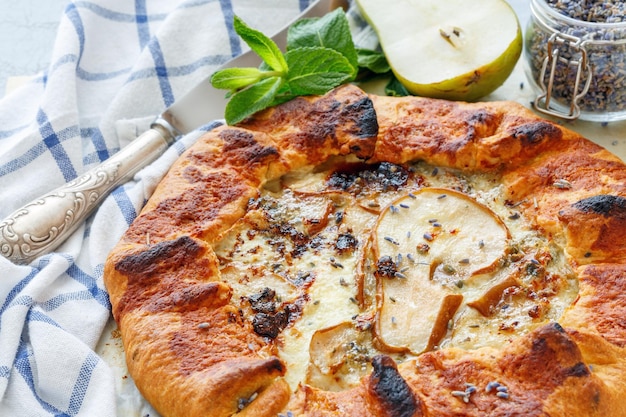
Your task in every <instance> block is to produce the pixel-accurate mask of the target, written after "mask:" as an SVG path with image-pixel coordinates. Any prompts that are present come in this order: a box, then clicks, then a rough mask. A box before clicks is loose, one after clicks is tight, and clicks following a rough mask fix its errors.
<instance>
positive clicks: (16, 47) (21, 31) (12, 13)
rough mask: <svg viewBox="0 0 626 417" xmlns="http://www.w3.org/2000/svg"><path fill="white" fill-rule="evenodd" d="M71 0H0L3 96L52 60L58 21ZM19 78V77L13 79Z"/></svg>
mask: <svg viewBox="0 0 626 417" xmlns="http://www.w3.org/2000/svg"><path fill="white" fill-rule="evenodd" d="M68 3H69V0H18V1H15V0H0V97H1V96H2V95H3V94H4V92H5V91H6V89H10V88H11V86H12V85H13V84H14V83H18V82H19V81H21V77H22V76H31V75H35V74H37V73H38V72H40V71H42V70H44V69H45V68H46V67H47V66H48V63H49V60H50V54H51V51H52V46H53V45H54V40H55V36H56V31H57V27H58V24H59V20H60V18H61V15H62V13H63V9H64V8H65V6H66V5H67V4H68ZM12 77H19V78H12Z"/></svg>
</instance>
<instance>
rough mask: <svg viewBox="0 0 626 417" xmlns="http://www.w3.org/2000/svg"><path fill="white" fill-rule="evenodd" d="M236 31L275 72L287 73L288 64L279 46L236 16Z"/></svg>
mask: <svg viewBox="0 0 626 417" xmlns="http://www.w3.org/2000/svg"><path fill="white" fill-rule="evenodd" d="M234 28H235V31H236V32H237V34H238V35H239V36H241V39H243V40H244V42H246V43H247V44H248V46H249V47H250V48H251V49H252V50H253V51H254V52H256V53H257V54H258V55H259V56H260V57H261V59H263V61H265V62H266V63H267V65H269V66H270V68H272V69H273V70H274V71H279V72H285V71H287V63H286V62H285V58H284V56H283V54H282V52H281V51H280V49H279V48H278V45H276V43H275V42H274V41H273V40H271V39H270V38H268V37H267V36H266V35H264V34H263V33H261V32H259V31H258V30H255V29H252V28H251V27H250V26H248V25H246V24H245V23H244V21H243V20H241V19H240V18H239V17H237V16H235V20H234Z"/></svg>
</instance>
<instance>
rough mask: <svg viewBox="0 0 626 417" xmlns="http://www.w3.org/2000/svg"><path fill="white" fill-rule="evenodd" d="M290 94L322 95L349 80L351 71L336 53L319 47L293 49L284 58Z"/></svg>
mask: <svg viewBox="0 0 626 417" xmlns="http://www.w3.org/2000/svg"><path fill="white" fill-rule="evenodd" d="M285 58H286V60H287V65H288V66H289V71H288V72H287V82H288V83H289V87H290V89H291V94H295V95H308V94H320V95H321V94H324V93H326V92H328V91H330V90H331V89H333V88H335V87H337V86H338V85H341V84H342V83H343V82H345V81H348V80H349V79H350V78H352V75H353V70H354V68H353V67H352V65H351V64H350V62H349V61H348V59H347V58H346V57H345V56H343V55H342V54H340V53H339V52H337V51H335V50H333V49H329V48H322V47H312V48H304V47H301V48H297V49H292V50H290V51H288V52H287V54H285Z"/></svg>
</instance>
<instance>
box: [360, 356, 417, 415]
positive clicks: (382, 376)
mask: <svg viewBox="0 0 626 417" xmlns="http://www.w3.org/2000/svg"><path fill="white" fill-rule="evenodd" d="M372 367H373V372H372V375H371V378H370V383H371V389H372V391H373V392H374V394H375V395H376V397H377V398H378V400H379V401H380V404H381V406H382V407H383V409H384V410H385V411H386V412H387V414H386V415H387V416H389V417H410V416H414V415H416V412H417V411H418V410H419V400H418V399H417V398H416V397H415V394H414V393H413V391H411V388H410V387H409V385H408V384H407V382H406V381H405V380H404V379H403V378H402V375H400V372H398V368H397V366H396V363H395V362H394V361H393V359H391V358H390V357H389V356H386V355H377V356H375V357H374V358H373V359H372Z"/></svg>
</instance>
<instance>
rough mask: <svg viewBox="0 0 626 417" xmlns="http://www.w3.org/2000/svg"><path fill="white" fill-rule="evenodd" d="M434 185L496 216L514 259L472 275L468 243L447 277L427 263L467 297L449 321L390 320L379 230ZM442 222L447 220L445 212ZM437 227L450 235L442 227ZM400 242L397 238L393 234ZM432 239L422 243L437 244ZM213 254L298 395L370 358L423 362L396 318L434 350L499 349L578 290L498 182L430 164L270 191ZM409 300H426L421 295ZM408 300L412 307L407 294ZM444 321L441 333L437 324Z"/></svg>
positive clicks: (340, 379)
mask: <svg viewBox="0 0 626 417" xmlns="http://www.w3.org/2000/svg"><path fill="white" fill-rule="evenodd" d="M428 187H438V188H444V189H450V190H455V192H458V193H462V194H464V195H466V196H467V197H468V198H470V199H471V201H472V202H475V203H472V204H476V205H477V206H484V207H485V208H486V209H488V210H490V213H492V214H490V215H493V216H495V217H496V218H497V221H498V222H501V223H502V225H503V227H506V229H507V230H508V234H509V238H508V240H507V241H506V247H507V250H506V253H504V254H503V255H502V256H501V257H500V258H499V259H498V260H497V263H496V264H495V266H494V267H493V268H491V269H490V270H488V271H483V272H481V273H478V274H475V275H472V276H471V277H468V276H463V275H462V273H461V271H462V270H463V265H464V264H471V262H472V259H471V254H472V253H474V252H475V247H472V248H470V247H467V248H464V247H463V246H462V245H469V243H467V242H466V241H464V242H461V241H459V245H460V246H459V247H458V248H455V250H456V251H457V252H459V253H463V250H466V252H467V254H468V258H467V259H461V260H459V261H458V262H457V263H456V264H454V265H453V266H454V267H448V269H446V267H447V266H446V265H443V264H439V265H435V266H432V265H431V267H430V270H431V276H430V277H429V279H430V282H432V283H435V284H434V285H442V286H445V287H446V288H447V289H446V291H448V292H450V293H453V294H460V295H462V297H459V296H457V295H455V297H457V298H455V300H457V299H459V298H462V300H463V301H462V302H460V304H458V306H456V305H455V308H453V309H451V310H449V311H448V313H449V314H448V315H446V314H442V313H441V311H440V312H439V315H438V316H437V317H431V316H427V315H424V316H421V315H420V314H419V312H418V313H415V314H414V313H411V314H409V315H408V316H407V315H401V314H398V315H397V317H404V316H407V317H408V318H397V317H396V316H395V315H394V313H393V312H394V311H396V312H401V310H398V309H397V306H396V309H395V310H393V309H390V310H389V311H390V312H391V313H387V312H386V311H384V308H383V307H382V305H383V304H382V303H381V300H386V301H385V302H388V303H391V302H393V300H389V295H386V294H385V292H384V291H385V288H392V287H386V286H385V285H383V284H385V283H387V284H388V283H390V282H391V281H385V280H387V279H394V278H393V277H390V276H387V277H385V276H384V275H385V274H384V272H385V270H384V269H383V267H382V266H381V265H382V263H381V261H382V260H384V259H383V256H382V255H383V254H382V253H381V251H380V250H377V249H376V244H375V239H374V235H375V229H376V227H377V225H378V224H380V222H381V216H383V214H382V213H384V212H387V213H388V215H393V213H392V214H389V212H390V208H389V206H390V205H391V204H392V203H393V202H394V201H396V200H397V199H398V198H400V197H402V196H407V195H409V193H416V192H419V191H420V190H423V189H425V188H428ZM393 210H398V209H397V208H393ZM415 210H420V208H419V207H416V208H415ZM439 215H440V216H441V217H444V218H445V215H446V213H439ZM418 217H420V216H414V217H407V219H408V220H407V221H409V222H410V221H412V220H411V219H413V218H418ZM421 217H424V216H421ZM436 221H437V219H436V218H433V219H432V222H433V223H435V222H436ZM437 226H439V225H437ZM441 227H442V230H445V225H442V226H441ZM408 229H409V228H407V230H408ZM448 232H450V233H454V232H455V231H448ZM404 233H405V232H404V231H403V230H398V234H397V236H403V235H404ZM426 237H430V236H425V237H424V239H425V238H426ZM424 239H421V241H422V243H431V242H429V240H426V241H425V242H424ZM379 240H381V239H380V237H379ZM470 240H471V239H470ZM470 240H467V241H470ZM416 241H420V239H416ZM471 241H472V242H474V243H472V245H475V244H476V240H475V239H474V240H471ZM478 241H480V239H478ZM392 243H393V242H392ZM481 244H482V243H481ZM380 245H381V246H382V245H383V244H380ZM411 248H412V247H411ZM420 248H422V250H423V245H422V246H420V245H418V244H416V245H415V252H411V253H410V254H409V253H400V254H399V256H398V255H394V257H393V259H392V263H390V264H389V265H388V266H389V267H391V268H392V269H393V271H395V274H396V278H395V281H393V285H396V286H397V285H403V284H402V283H401V281H398V278H397V277H399V276H404V274H403V273H402V272H401V271H403V270H406V269H407V268H408V267H410V266H411V263H414V264H415V263H420V254H421V253H423V252H420ZM215 251H216V254H217V255H218V258H219V259H220V262H221V275H222V280H223V281H225V282H227V283H228V284H229V285H230V286H231V287H232V288H233V302H234V303H239V305H240V308H241V309H242V311H243V312H244V315H245V317H247V318H248V319H249V320H250V321H251V322H252V324H253V327H254V328H255V330H256V331H257V333H259V334H261V335H263V336H265V337H266V338H267V341H268V343H270V344H274V346H275V347H276V348H277V351H278V354H279V356H280V357H281V359H282V360H284V361H285V363H286V365H287V369H288V371H287V374H286V379H287V381H288V383H289V384H290V385H291V387H292V388H294V389H295V388H296V387H297V386H298V384H300V383H307V384H311V385H314V386H317V387H319V388H322V389H327V390H341V389H346V388H349V387H351V386H353V385H354V384H356V383H358V380H359V378H360V377H361V376H362V375H364V374H365V373H366V372H369V370H370V368H369V360H370V359H371V357H373V356H374V355H376V354H378V353H384V354H387V355H391V356H392V357H394V359H395V360H396V361H403V360H407V359H409V358H411V357H413V356H415V355H418V354H420V353H421V351H418V350H419V349H421V348H419V349H417V350H416V348H414V347H412V346H413V345H411V346H409V347H406V346H400V347H398V346H396V345H393V344H392V343H387V342H389V340H388V339H391V336H389V335H392V334H393V329H394V326H395V325H396V324H399V325H400V324H410V323H396V321H397V320H412V319H411V318H412V317H414V318H415V321H416V323H418V324H417V325H418V326H425V327H426V330H427V331H426V334H430V342H431V343H430V345H429V347H428V349H440V348H445V347H453V346H454V347H460V348H464V349H475V348H479V347H482V346H495V347H497V346H502V345H503V344H505V343H507V342H508V341H510V340H511V339H513V338H515V337H517V336H519V335H521V334H524V333H526V332H528V331H529V330H531V329H532V328H533V327H534V326H537V325H540V324H542V323H545V322H546V321H555V320H558V319H559V317H560V316H561V315H562V313H563V311H564V310H565V309H566V308H567V306H569V305H570V304H571V303H572V302H573V301H574V299H575V298H576V295H577V292H578V287H577V281H576V278H575V276H574V274H573V272H572V271H571V269H570V267H569V265H568V263H567V262H566V259H565V255H564V253H563V250H562V249H561V248H560V247H559V246H558V245H557V244H556V243H555V242H552V241H549V240H548V239H546V238H545V237H544V236H542V235H541V234H540V233H538V232H537V231H535V230H533V229H532V228H531V227H530V224H529V223H528V222H527V221H526V220H525V219H524V218H523V217H522V216H521V214H520V213H519V212H518V211H517V210H516V207H515V204H512V203H509V202H506V201H504V197H503V190H502V187H501V186H500V185H499V178H498V177H497V176H494V175H486V174H477V175H469V176H468V175H464V174H461V173H459V172H457V171H453V170H447V169H441V168H435V167H432V166H428V165H426V164H423V163H416V164H413V165H411V166H408V167H399V166H395V165H391V164H381V165H380V166H376V167H368V166H365V165H346V166H345V167H344V169H340V170H339V171H337V172H333V171H325V170H323V169H320V170H319V171H315V172H303V173H295V174H291V175H289V176H288V177H286V178H282V179H281V181H280V182H277V183H273V184H268V186H266V188H265V189H264V190H262V193H261V196H260V198H259V199H257V200H256V201H253V202H251V203H250V205H249V209H248V213H247V215H246V216H245V217H244V218H242V219H241V220H240V221H238V222H237V223H236V224H235V225H234V226H233V227H232V228H231V230H229V231H228V232H227V233H226V234H225V235H224V237H223V239H222V240H221V241H220V243H219V244H218V245H216V247H215ZM472 251H474V252H472ZM407 252H409V250H407ZM377 255H378V256H377ZM389 258H391V257H389ZM459 265H460V266H459ZM398 274H399V275H398ZM511 277H514V279H513V278H511ZM507 280H508V281H507ZM507 283H508V284H507ZM408 288H409V287H407V291H409V289H408ZM417 288H419V285H417ZM388 291H391V290H388ZM411 291H416V293H415V295H416V296H419V289H413V290H411ZM400 294H402V290H400ZM407 296H408V297H409V299H410V297H411V294H409V295H407ZM433 302H438V301H437V300H434V301H433ZM436 310H437V309H435V311H436ZM417 316H419V317H417ZM435 316H436V314H435ZM442 318H443V319H444V320H445V323H444V326H441V325H437V324H434V323H435V322H436V321H437V320H440V321H441V320H442ZM383 319H384V320H391V321H392V323H391V325H389V323H384V324H386V325H387V326H386V327H385V329H386V330H385V331H384V332H383V331H382V330H381V328H382V327H383V326H382V324H383V323H380V322H377V320H383ZM398 327H399V329H403V328H407V327H406V326H405V327H402V326H398ZM431 327H432V328H433V329H436V330H432V331H431V330H430V328H431ZM420 329H421V327H420ZM399 331H400V330H399ZM385 332H386V333H385ZM390 332H391V333H390ZM415 333H416V334H417V333H419V332H415ZM416 337H417V336H416ZM420 337H422V336H420ZM433 340H434V342H433ZM423 344H424V345H426V341H424V343H423ZM375 346H376V347H375ZM415 346H421V345H420V344H419V343H416V344H415Z"/></svg>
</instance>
